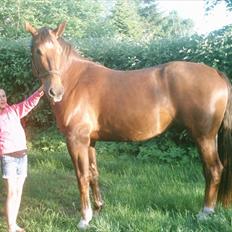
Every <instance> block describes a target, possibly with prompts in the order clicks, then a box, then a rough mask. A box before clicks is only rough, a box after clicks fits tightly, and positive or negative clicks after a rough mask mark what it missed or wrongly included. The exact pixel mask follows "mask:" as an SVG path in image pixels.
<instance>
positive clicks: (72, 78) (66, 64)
mask: <svg viewBox="0 0 232 232" xmlns="http://www.w3.org/2000/svg"><path fill="white" fill-rule="evenodd" d="M61 63H62V66H63V68H62V69H63V70H62V76H61V79H62V84H63V86H64V89H65V91H69V89H71V88H73V87H74V86H76V84H77V82H78V81H79V79H80V78H81V76H82V75H81V74H83V73H84V72H85V70H86V69H87V67H88V61H85V60H83V59H81V58H80V57H79V56H78V55H77V54H76V53H75V52H72V53H71V54H70V55H69V56H66V57H65V56H64V57H63V60H62V62H61Z"/></svg>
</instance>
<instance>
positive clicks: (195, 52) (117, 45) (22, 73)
mask: <svg viewBox="0 0 232 232" xmlns="http://www.w3.org/2000/svg"><path fill="white" fill-rule="evenodd" d="M72 44H74V46H76V47H77V48H78V50H79V51H80V52H81V53H82V54H83V55H84V56H86V57H88V58H90V59H92V60H94V61H96V62H99V63H102V64H103V65H105V66H107V67H110V68H113V69H121V70H131V69H139V68H144V67H151V66H154V65H158V64H161V63H165V62H169V61H173V60H186V61H194V62H204V63H206V64H208V65H210V66H213V67H215V68H218V69H219V70H221V71H224V72H225V73H226V74H227V75H229V77H232V65H231V60H232V26H227V27H225V28H223V29H221V30H218V31H215V32H213V33H211V34H209V35H208V36H206V37H203V36H198V35H194V36H192V37H185V38H175V39H174V38H172V39H165V40H155V41H151V42H135V41H133V40H131V39H126V38H124V39H123V40H121V39H119V38H90V37H89V38H86V39H80V40H76V41H72ZM29 45H30V39H29V38H28V39H21V40H6V39H0V68H1V72H0V80H1V82H0V86H1V88H4V89H5V90H6V92H7V94H8V95H9V101H10V102H11V103H13V102H17V101H20V100H23V98H24V97H26V96H28V95H29V94H31V93H32V92H33V90H35V89H36V88H38V86H39V82H38V81H35V79H34V78H33V77H32V72H31V64H30V49H29ZM28 121H29V124H31V125H34V126H40V127H41V126H45V127H47V126H49V125H52V124H53V121H54V119H53V116H52V113H51V111H50V107H49V104H48V102H47V101H46V100H42V101H41V103H40V105H39V110H37V111H36V113H32V114H31V115H30V117H29V118H28Z"/></svg>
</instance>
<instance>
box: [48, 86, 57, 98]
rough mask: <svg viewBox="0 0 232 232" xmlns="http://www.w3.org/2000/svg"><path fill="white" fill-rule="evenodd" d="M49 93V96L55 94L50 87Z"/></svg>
mask: <svg viewBox="0 0 232 232" xmlns="http://www.w3.org/2000/svg"><path fill="white" fill-rule="evenodd" d="M49 95H50V96H51V97H55V96H56V94H55V92H54V90H53V89H52V88H51V89H49Z"/></svg>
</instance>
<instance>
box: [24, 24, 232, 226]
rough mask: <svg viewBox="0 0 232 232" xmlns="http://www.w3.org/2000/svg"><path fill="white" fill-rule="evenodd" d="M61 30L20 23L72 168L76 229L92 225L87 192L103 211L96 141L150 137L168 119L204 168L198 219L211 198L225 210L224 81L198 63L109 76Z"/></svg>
mask: <svg viewBox="0 0 232 232" xmlns="http://www.w3.org/2000/svg"><path fill="white" fill-rule="evenodd" d="M64 29H65V23H61V24H59V25H58V27H57V28H55V29H49V28H41V29H36V28H35V27H33V26H32V25H31V24H29V23H26V30H27V31H28V32H30V33H31V35H32V48H31V52H32V71H33V74H34V75H35V76H37V77H38V78H39V79H40V80H41V81H42V83H43V84H44V91H45V93H46V95H47V97H48V98H49V99H50V101H51V103H52V104H51V106H52V108H53V111H54V114H55V117H56V121H57V125H58V127H59V128H60V130H61V131H62V132H63V133H64V135H65V137H66V142H67V147H68V151H69V153H70V156H71V158H72V162H73V165H74V168H75V172H76V176H77V181H78V186H79V191H80V201H81V220H80V223H79V227H80V228H85V227H86V226H87V225H88V224H89V222H90V220H91V219H92V214H93V212H92V207H91V203H90V195H89V191H90V187H91V188H92V193H93V201H94V206H95V208H96V209H97V210H99V209H100V208H101V207H102V206H103V201H102V197H101V194H100V190H99V185H98V170H97V162H96V151H95V148H94V146H95V142H96V141H99V140H100V141H141V140H146V139H150V138H153V137H155V136H157V135H159V134H161V133H162V132H164V131H165V130H166V129H167V128H168V127H169V126H170V124H171V123H173V122H175V121H178V122H180V123H182V124H183V125H184V126H185V127H186V128H187V129H188V130H189V132H190V133H191V135H192V137H193V139H194V141H195V142H196V145H197V147H198V148H199V153H200V156H201V160H202V163H203V170H204V177H205V183H206V184H205V197H204V207H203V209H202V211H200V214H199V215H200V217H205V216H207V215H209V214H211V213H213V212H214V208H215V205H216V202H217V200H219V201H220V202H222V203H223V204H224V205H225V206H226V205H229V204H230V203H231V202H232V174H231V172H232V171H231V166H232V154H231V152H232V143H231V141H232V140H231V129H232V120H231V114H232V104H231V102H232V101H231V99H232V94H231V93H232V92H231V84H230V82H229V81H228V78H227V77H226V76H225V75H223V74H222V73H221V72H219V71H217V70H215V69H214V68H211V67H208V66H206V65H204V64H198V63H191V62H181V61H177V62H170V63H166V64H162V65H159V66H156V67H152V68H146V69H141V70H134V71H119V70H112V69H109V68H106V67H104V66H103V65H100V64H97V63H94V62H92V61H89V60H87V59H83V58H82V57H81V56H80V55H79V54H78V52H76V51H75V50H74V49H73V48H72V46H71V45H70V44H69V43H67V42H65V41H64V40H63V39H62V38H61V35H62V33H63V31H64ZM220 128H221V129H220ZM219 129H220V130H219ZM219 132H220V133H219ZM219 139H220V140H219ZM218 141H219V142H218ZM218 150H219V152H218Z"/></svg>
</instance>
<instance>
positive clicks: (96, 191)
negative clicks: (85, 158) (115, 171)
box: [89, 147, 103, 211]
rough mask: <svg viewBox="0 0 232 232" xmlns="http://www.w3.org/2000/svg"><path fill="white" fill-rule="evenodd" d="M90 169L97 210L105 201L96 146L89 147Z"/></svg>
mask: <svg viewBox="0 0 232 232" xmlns="http://www.w3.org/2000/svg"><path fill="white" fill-rule="evenodd" d="M89 169H90V186H91V188H92V192H93V201H94V207H95V210H96V211H100V210H101V208H102V206H103V201H102V197H101V193H100V188H99V184H98V176H99V173H98V168H97V160H96V149H95V148H94V147H90V148H89Z"/></svg>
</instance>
